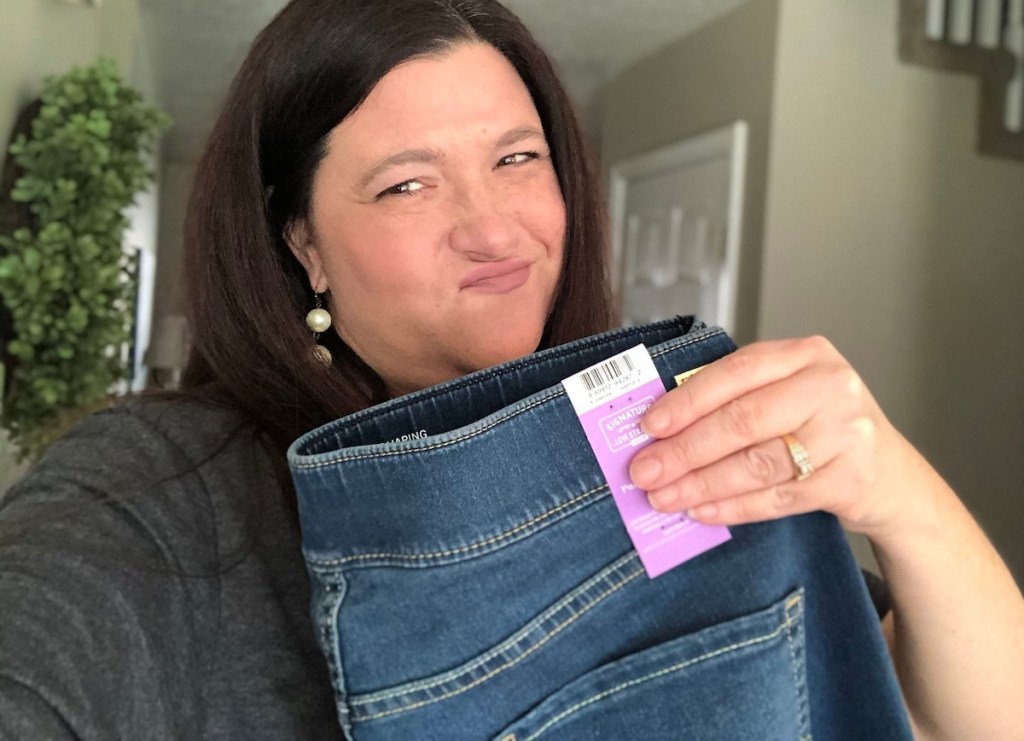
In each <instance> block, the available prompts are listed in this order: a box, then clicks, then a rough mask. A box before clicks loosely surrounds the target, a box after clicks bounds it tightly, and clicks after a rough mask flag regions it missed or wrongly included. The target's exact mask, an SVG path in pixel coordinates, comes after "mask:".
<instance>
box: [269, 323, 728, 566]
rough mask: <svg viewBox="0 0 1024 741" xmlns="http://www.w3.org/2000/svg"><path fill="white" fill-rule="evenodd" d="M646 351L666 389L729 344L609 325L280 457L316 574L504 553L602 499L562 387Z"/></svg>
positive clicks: (307, 441)
mask: <svg viewBox="0 0 1024 741" xmlns="http://www.w3.org/2000/svg"><path fill="white" fill-rule="evenodd" d="M640 343H643V344H645V345H646V346H647V348H648V350H649V351H650V353H651V355H652V357H653V358H654V363H655V367H656V368H657V369H658V372H659V373H660V375H661V377H662V380H663V381H664V382H665V384H666V387H667V388H672V387H673V386H674V385H675V382H674V380H673V377H674V376H675V375H676V374H678V373H682V372H684V371H687V370H691V369H692V368H695V367H698V366H701V365H705V364H707V363H710V362H712V361H714V360H717V359H718V358H721V357H722V356H724V355H726V354H728V353H730V352H732V351H733V350H735V349H736V346H735V344H734V343H733V342H732V340H731V339H730V338H729V336H728V335H727V334H726V333H725V332H724V331H723V330H722V329H720V328H718V327H707V326H706V325H704V324H703V323H702V322H699V321H697V320H696V319H695V318H694V317H676V318H675V319H670V320H666V321H662V322H658V323H655V324H650V325H645V326H642V327H630V328H624V329H618V330H613V331H610V332H606V333H604V334H600V335H596V336H593V337H588V338H585V339H581V340H577V341H575V342H572V343H569V344H566V345H562V346H559V347H554V348H550V349H548V350H543V351H540V352H537V353H534V354H532V355H529V356H527V357H524V358H520V359H518V360H514V361H511V362H508V363H505V364H503V365H499V366H495V367H493V368H489V369H486V370H482V371H478V372H476V373H472V374H470V375H468V376H464V377H462V378H459V379H456V380H453V381H449V382H447V383H444V384H441V385H439V386H435V387H432V388H429V389H424V390H422V391H419V392H416V393H413V394H410V395H408V396H403V397H400V398H397V399H393V400H391V401H389V402H386V403H384V404H381V405H378V406H376V407H372V408H370V409H366V410H363V411H361V412H359V413H357V414H353V415H350V416H347V417H343V418H341V419H339V420H336V421H334V422H331V423H329V424H327V425H324V426H323V427H320V428H318V429H316V430H313V431H312V432H310V433H308V434H306V435H304V436H303V437H301V438H299V439H298V440H296V441H295V442H294V443H293V444H292V446H291V447H290V448H289V451H288V461H289V466H290V468H291V472H292V477H293V479H294V481H295V486H296V493H297V496H298V503H299V514H300V520H301V524H302V531H303V548H304V551H305V554H306V558H307V561H308V563H309V564H310V566H311V567H312V568H318V567H323V568H331V569H333V568H342V567H343V568H360V567H363V568H366V567H373V566H381V565H389V566H397V567H408V568H423V567H429V566H437V565H441V564H444V563H453V562H457V561H460V560H464V559H467V558H473V557H475V556H479V555H483V554H485V553H488V552H491V551H493V550H496V549H498V548H501V547H504V546H506V545H509V544H511V543H513V542H516V541H518V540H520V539H522V538H524V537H528V536H529V535H530V534H531V533H533V532H535V531H536V530H538V529H540V528H543V527H546V526H547V525H549V524H551V523H553V522H557V521H558V520H560V519H562V518H563V517H566V516H568V515H569V514H571V513H572V512H574V511H576V510H578V509H580V508H582V507H586V506H589V505H591V504H593V503H595V502H597V501H600V500H601V499H603V498H606V497H608V496H610V495H609V492H608V487H607V484H606V482H605V480H604V478H603V476H602V475H601V472H600V469H599V468H598V465H597V461H596V459H595V458H594V456H593V453H592V452H591V450H590V447H589V444H588V443H587V440H586V437H585V435H584V433H583V429H582V427H581V426H580V424H579V422H578V420H577V417H576V414H575V412H574V410H573V408H572V405H571V403H570V402H569V399H568V398H567V397H566V395H565V392H564V390H563V388H562V386H561V383H560V382H561V381H562V379H564V378H566V377H568V376H570V375H573V374H574V373H577V372H579V371H580V370H583V369H584V368H587V367H589V366H591V365H593V364H595V363H597V362H599V361H601V360H604V359H606V358H608V357H610V356H612V355H615V354H617V353H619V352H622V351H623V350H626V349H628V348H630V347H633V346H635V345H637V344H640Z"/></svg>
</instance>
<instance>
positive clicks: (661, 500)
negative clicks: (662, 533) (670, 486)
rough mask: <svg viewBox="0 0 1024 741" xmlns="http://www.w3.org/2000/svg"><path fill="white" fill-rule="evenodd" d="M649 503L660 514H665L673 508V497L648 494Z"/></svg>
mask: <svg viewBox="0 0 1024 741" xmlns="http://www.w3.org/2000/svg"><path fill="white" fill-rule="evenodd" d="M647 501H648V502H650V504H651V506H652V507H654V509H656V510H658V511H659V512H665V511H667V510H668V508H669V507H671V506H672V497H670V496H666V495H664V494H648V495H647Z"/></svg>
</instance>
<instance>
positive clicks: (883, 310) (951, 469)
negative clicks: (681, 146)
mask: <svg viewBox="0 0 1024 741" xmlns="http://www.w3.org/2000/svg"><path fill="white" fill-rule="evenodd" d="M896 5H897V4H896V3H895V2H893V1H892V0H857V1H856V2H850V0H783V3H782V6H781V13H780V22H779V39H778V45H777V48H778V52H777V56H776V74H775V90H776V98H775V102H774V106H773V119H772V130H771V145H770V151H771V164H770V168H769V180H768V206H767V215H766V226H765V241H764V255H763V263H762V271H763V272H762V276H763V279H762V285H761V308H760V322H759V335H760V336H761V337H762V338H768V337H786V336H799V335H806V334H812V333H822V334H825V335H826V336H828V337H829V338H830V339H832V341H833V342H834V343H835V344H836V345H837V346H838V347H839V349H840V350H841V351H842V352H843V353H844V354H845V355H846V357H847V358H848V359H849V360H850V361H851V362H853V364H854V365H855V367H857V368H858V369H859V370H860V372H861V374H862V375H863V376H864V377H865V379H866V381H867V382H868V385H869V386H870V387H871V388H872V390H873V391H874V393H875V396H876V397H877V398H878V400H879V402H880V403H881V404H882V406H883V408H884V409H885V410H886V411H887V412H888V414H889V416H890V418H891V419H892V420H893V421H894V422H895V423H896V424H897V426H898V427H899V428H900V429H901V430H902V431H903V432H904V433H905V434H906V435H907V436H908V437H909V438H910V439H911V441H912V442H914V443H915V444H916V445H917V446H918V447H919V448H920V449H921V450H922V452H924V453H925V455H926V456H927V457H928V458H929V459H930V460H931V461H932V462H933V464H934V465H936V467H937V468H938V469H939V470H940V471H941V472H942V473H943V474H944V475H945V476H946V478H947V480H949V481H950V483H951V484H952V485H953V487H954V488H955V489H956V490H957V491H958V492H959V494H960V496H961V497H962V498H963V499H964V501H965V502H966V503H967V505H968V506H969V507H970V508H971V509H972V511H974V513H975V515H976V516H977V517H978V518H979V519H980V521H981V523H982V525H983V526H984V527H985V528H986V530H987V531H988V532H989V534H990V536H991V537H992V538H993V539H994V540H995V542H996V545H997V547H998V548H999V549H1000V551H1001V552H1002V553H1003V555H1004V557H1006V558H1007V559H1008V560H1009V562H1010V565H1011V568H1013V569H1014V570H1015V572H1016V575H1017V578H1018V580H1019V581H1020V580H1022V577H1024V539H1022V538H1021V537H1020V529H1021V524H1022V523H1024V496H1022V494H1024V329H1022V326H1021V324H1022V319H1024V290H1022V289H1024V249H1021V247H1022V245H1024V161H1019V160H1016V161H1014V160H1008V159H993V158H989V157H982V156H979V155H978V154H976V153H975V151H974V143H975V137H976V131H977V128H976V116H977V111H978V102H977V97H978V84H977V82H976V81H975V80H974V79H973V78H970V77H966V76H960V75H953V74H950V73H948V72H941V71H937V70H930V69H926V68H922V67H915V66H908V65H904V64H901V63H900V62H899V61H898V58H897V35H896V32H897V17H896V13H897V7H896Z"/></svg>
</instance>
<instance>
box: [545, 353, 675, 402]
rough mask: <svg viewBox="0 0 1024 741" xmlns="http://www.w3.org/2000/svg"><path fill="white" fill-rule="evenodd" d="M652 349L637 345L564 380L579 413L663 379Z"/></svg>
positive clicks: (566, 389)
mask: <svg viewBox="0 0 1024 741" xmlns="http://www.w3.org/2000/svg"><path fill="white" fill-rule="evenodd" d="M659 378H660V376H659V375H658V369H657V368H655V367H654V361H653V360H651V355H650V353H648V352H647V348H646V347H644V346H643V345H637V346H636V347H632V348H630V349H629V350H626V351H625V352H622V353H619V354H618V355H615V356H614V357H611V358H608V359H606V360H602V361H601V362H600V363H596V364H595V365H592V366H590V367H589V368H587V369H585V370H582V371H580V372H579V373H577V374H576V375H574V376H570V377H569V378H566V379H565V380H564V381H562V385H563V386H564V387H565V392H566V393H567V394H568V395H569V400H570V401H572V406H573V409H575V410H576V413H577V414H583V413H584V412H587V411H589V410H591V409H594V408H596V407H598V406H600V405H601V404H603V403H604V402H605V401H607V400H608V399H611V398H613V397H615V396H617V395H619V394H621V393H624V392H626V391H631V390H633V389H635V388H639V387H640V386H642V385H644V384H645V383H649V382H650V381H652V380H655V379H659Z"/></svg>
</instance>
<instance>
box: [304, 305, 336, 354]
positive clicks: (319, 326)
mask: <svg viewBox="0 0 1024 741" xmlns="http://www.w3.org/2000/svg"><path fill="white" fill-rule="evenodd" d="M313 297H314V299H315V300H316V308H314V309H312V310H311V311H310V312H309V313H308V314H306V326H307V327H309V329H310V330H311V331H312V332H313V342H317V344H316V345H314V347H313V351H312V356H313V357H314V358H315V359H316V360H318V361H319V362H321V363H323V364H324V365H330V364H331V360H332V358H331V351H330V350H328V349H327V348H326V347H324V346H323V345H321V344H319V342H318V340H319V339H320V335H321V334H323V333H324V332H326V331H327V330H328V329H330V328H331V315H330V314H328V313H327V311H326V309H324V308H323V306H322V305H321V303H320V294H319V293H314V294H313Z"/></svg>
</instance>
